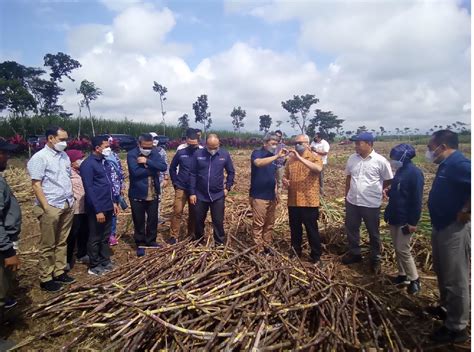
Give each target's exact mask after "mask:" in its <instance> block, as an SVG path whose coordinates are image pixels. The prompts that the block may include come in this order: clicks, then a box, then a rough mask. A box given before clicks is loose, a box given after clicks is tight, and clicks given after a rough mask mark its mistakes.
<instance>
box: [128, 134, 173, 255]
mask: <svg viewBox="0 0 474 352" xmlns="http://www.w3.org/2000/svg"><path fill="white" fill-rule="evenodd" d="M127 164H128V172H129V174H130V188H129V190H128V197H129V198H130V206H131V208H132V220H133V225H134V227H135V233H134V237H135V243H136V245H137V256H138V257H142V256H144V255H145V249H144V248H142V247H158V244H157V243H156V235H157V230H158V202H159V195H160V173H161V172H164V171H166V169H167V166H166V162H165V161H164V160H163V158H162V157H161V156H160V153H159V151H158V150H157V149H156V148H154V147H153V137H152V136H151V135H150V134H149V133H146V134H142V135H140V137H139V138H138V146H137V147H136V148H135V149H132V150H130V151H129V152H128V154H127Z"/></svg>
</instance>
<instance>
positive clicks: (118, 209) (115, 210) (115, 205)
mask: <svg viewBox="0 0 474 352" xmlns="http://www.w3.org/2000/svg"><path fill="white" fill-rule="evenodd" d="M119 213H120V207H119V206H118V204H115V203H114V215H115V216H117V215H118V214H119Z"/></svg>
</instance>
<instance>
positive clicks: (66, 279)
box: [53, 273, 76, 285]
mask: <svg viewBox="0 0 474 352" xmlns="http://www.w3.org/2000/svg"><path fill="white" fill-rule="evenodd" d="M53 281H56V282H59V283H61V284H64V285H69V284H72V283H73V282H74V281H76V279H75V278H73V277H71V276H69V275H68V274H66V273H62V274H61V275H59V276H56V277H53Z"/></svg>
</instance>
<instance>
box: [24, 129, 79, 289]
mask: <svg viewBox="0 0 474 352" xmlns="http://www.w3.org/2000/svg"><path fill="white" fill-rule="evenodd" d="M45 135H46V139H47V142H46V145H45V146H44V148H43V149H41V150H40V151H39V152H37V153H35V154H34V155H33V156H32V157H31V159H30V160H29V161H28V164H27V169H28V173H29V174H30V177H31V183H32V187H33V192H34V194H35V196H36V206H35V207H34V208H33V213H34V214H35V216H36V217H37V218H38V219H39V221H40V231H41V237H40V244H39V247H40V248H39V251H40V257H39V262H38V267H39V276H40V287H41V288H42V289H43V290H45V291H48V292H55V291H59V290H60V289H61V288H62V284H70V283H72V282H74V281H75V279H74V278H72V277H70V276H69V275H67V274H66V273H65V269H66V264H67V263H66V259H67V237H68V235H69V232H70V231H71V226H72V220H73V218H74V208H73V204H74V194H73V192H72V183H71V161H70V160H69V157H68V156H67V154H66V153H65V152H64V150H65V149H66V147H67V139H68V135H67V132H66V131H65V130H63V129H62V128H60V127H57V126H52V127H49V128H48V129H47V130H46V133H45Z"/></svg>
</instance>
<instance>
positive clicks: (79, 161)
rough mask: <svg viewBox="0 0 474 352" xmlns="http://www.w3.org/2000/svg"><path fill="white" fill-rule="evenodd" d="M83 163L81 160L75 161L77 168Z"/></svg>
mask: <svg viewBox="0 0 474 352" xmlns="http://www.w3.org/2000/svg"><path fill="white" fill-rule="evenodd" d="M83 161H84V160H82V159H79V160H76V163H77V167H80V166H81V164H82V162H83Z"/></svg>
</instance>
